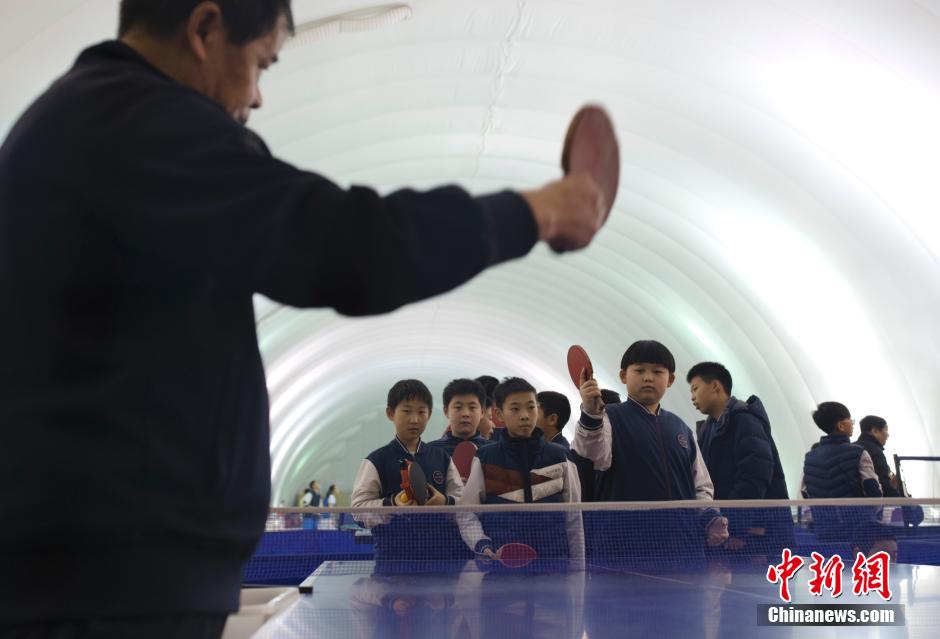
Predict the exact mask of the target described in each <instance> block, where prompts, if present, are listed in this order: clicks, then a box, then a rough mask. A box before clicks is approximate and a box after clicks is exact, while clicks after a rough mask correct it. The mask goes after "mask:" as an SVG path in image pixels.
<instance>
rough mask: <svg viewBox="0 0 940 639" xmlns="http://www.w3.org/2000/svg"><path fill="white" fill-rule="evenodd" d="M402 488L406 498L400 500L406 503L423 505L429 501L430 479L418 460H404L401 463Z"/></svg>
mask: <svg viewBox="0 0 940 639" xmlns="http://www.w3.org/2000/svg"><path fill="white" fill-rule="evenodd" d="M401 490H402V492H403V493H404V494H405V495H404V496H405V498H406V499H401V497H400V496H399V500H400V501H402V502H403V504H404V505H406V506H408V505H411V504H417V505H418V506H423V505H424V504H425V503H427V501H428V480H427V477H426V476H425V475H424V469H423V468H421V464H418V463H417V462H413V461H408V460H403V461H402V465H401Z"/></svg>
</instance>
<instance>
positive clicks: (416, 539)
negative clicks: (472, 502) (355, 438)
mask: <svg viewBox="0 0 940 639" xmlns="http://www.w3.org/2000/svg"><path fill="white" fill-rule="evenodd" d="M402 461H413V462H415V463H417V464H419V465H420V466H421V469H422V470H423V471H424V474H425V475H426V476H427V480H428V483H429V484H430V485H432V486H434V488H435V489H437V491H438V492H440V493H441V494H442V495H444V497H445V498H446V499H447V504H448V505H453V504H454V503H456V501H457V500H458V499H459V498H460V495H461V492H462V490H463V484H462V483H461V481H460V474H459V473H458V472H457V469H456V468H455V467H454V464H453V462H451V460H450V456H449V455H448V454H447V453H446V452H445V451H444V449H443V448H441V447H435V446H429V445H428V444H426V443H424V442H418V447H417V449H416V450H415V452H414V454H412V453H410V452H409V451H408V449H407V447H405V445H404V444H402V443H401V441H399V439H398V438H397V437H396V438H395V439H393V440H392V441H390V442H389V443H388V444H387V445H385V446H383V447H382V448H377V449H376V450H374V451H372V452H371V453H370V454H369V456H368V457H366V458H365V459H364V460H362V464H361V465H360V466H359V472H358V473H357V474H356V481H355V484H354V485H353V492H352V506H353V507H354V508H381V507H382V506H389V507H394V502H393V499H394V497H395V495H397V494H398V493H399V492H400V491H401V466H402ZM357 519H358V520H359V522H360V523H361V524H362V525H364V526H366V527H369V528H371V529H372V541H373V545H374V547H375V558H376V559H377V560H386V559H408V560H466V559H468V558H470V557H471V556H472V555H470V553H468V551H467V548H466V546H464V544H462V543H461V541H460V537H459V535H458V533H457V529H456V526H455V524H454V522H453V518H452V517H451V516H448V515H439V514H438V515H430V514H429V515H394V514H393V513H392V512H391V511H390V512H389V513H388V514H384V513H382V514H379V513H369V514H366V515H359V516H357Z"/></svg>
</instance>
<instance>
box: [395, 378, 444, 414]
mask: <svg viewBox="0 0 940 639" xmlns="http://www.w3.org/2000/svg"><path fill="white" fill-rule="evenodd" d="M409 400H410V401H419V402H424V403H425V404H427V405H428V410H431V408H432V407H433V401H432V399H431V391H429V390H428V387H427V386H425V385H424V382H422V381H421V380H419V379H403V380H400V381H397V382H395V385H394V386H392V387H391V388H390V389H389V391H388V407H389V408H391V409H392V410H395V407H397V406H398V405H399V404H401V403H402V402H407V401H409Z"/></svg>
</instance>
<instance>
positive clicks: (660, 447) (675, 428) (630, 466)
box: [572, 340, 728, 560]
mask: <svg viewBox="0 0 940 639" xmlns="http://www.w3.org/2000/svg"><path fill="white" fill-rule="evenodd" d="M620 369H621V370H620V381H621V382H623V383H624V385H625V386H626V389H627V400H626V401H625V402H623V403H622V404H610V405H606V406H605V405H604V403H603V400H602V399H601V389H600V387H599V386H598V383H597V381H596V380H594V379H586V378H585V375H584V374H583V372H582V380H581V381H582V383H581V401H582V405H581V417H580V419H579V422H578V427H577V430H576V432H575V438H574V443H573V445H572V448H573V449H574V450H575V452H577V453H578V454H579V455H581V456H582V457H585V458H587V459H590V460H591V461H592V462H594V467H595V469H597V470H598V471H599V481H598V484H597V486H596V489H595V499H596V500H597V501H663V500H692V499H697V500H702V501H706V502H710V501H711V500H712V494H713V486H712V481H711V478H710V477H709V474H708V469H707V468H706V466H705V462H704V460H703V459H702V455H701V453H700V452H699V450H698V445H697V443H696V440H695V435H694V433H693V432H692V430H691V429H690V428H689V427H688V426H687V425H686V424H685V422H683V421H682V419H681V418H680V417H679V416H678V415H675V414H673V413H670V412H669V411H667V410H665V409H663V408H662V406H661V401H662V398H663V396H664V395H665V393H666V389H668V388H669V387H670V386H672V384H673V382H675V379H676V376H675V370H676V363H675V358H674V357H673V356H672V353H670V352H669V349H668V348H666V347H665V346H664V345H663V344H660V343H659V342H656V341H653V340H642V341H638V342H634V343H633V344H631V345H630V347H629V348H627V350H626V352H624V354H623V357H622V358H621V362H620ZM592 518H596V519H597V521H596V522H594V521H592V522H591V525H590V526H589V528H591V529H592V530H591V531H589V532H591V533H592V534H593V533H596V534H597V535H600V536H602V538H603V540H604V541H603V543H601V542H598V543H596V544H591V539H593V537H591V539H589V545H592V546H595V547H596V548H595V549H596V550H597V551H601V550H603V552H606V553H608V554H609V555H610V556H616V557H624V558H629V559H641V560H642V559H650V560H652V559H654V558H655V557H657V556H658V557H661V558H662V559H672V560H674V559H695V560H698V559H702V558H704V544H707V545H709V546H717V545H719V544H722V543H724V542H725V541H726V540H727V538H728V521H727V519H725V518H724V517H721V516H720V514H719V513H718V511H717V510H715V509H714V508H702V509H700V510H699V511H698V512H697V513H694V514H693V513H691V512H690V511H689V510H688V509H682V510H678V509H677V510H674V511H626V512H624V513H609V514H608V513H593V514H592ZM615 520H616V521H615ZM595 524H596V525H595ZM611 527H613V528H620V529H624V528H626V530H622V534H621V535H619V536H618V537H617V538H616V539H615V538H614V537H612V536H611V535H610V534H609V530H610V528H611ZM589 537H590V535H589ZM600 538H601V537H598V539H600Z"/></svg>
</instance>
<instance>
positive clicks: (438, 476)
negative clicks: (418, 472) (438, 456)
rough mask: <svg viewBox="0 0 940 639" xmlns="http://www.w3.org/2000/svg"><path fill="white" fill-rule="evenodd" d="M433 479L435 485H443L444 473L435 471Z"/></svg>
mask: <svg viewBox="0 0 940 639" xmlns="http://www.w3.org/2000/svg"><path fill="white" fill-rule="evenodd" d="M431 479H432V480H433V481H434V483H435V484H443V483H444V473H442V472H441V471H439V470H435V471H434V473H433V474H432V475H431Z"/></svg>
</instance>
